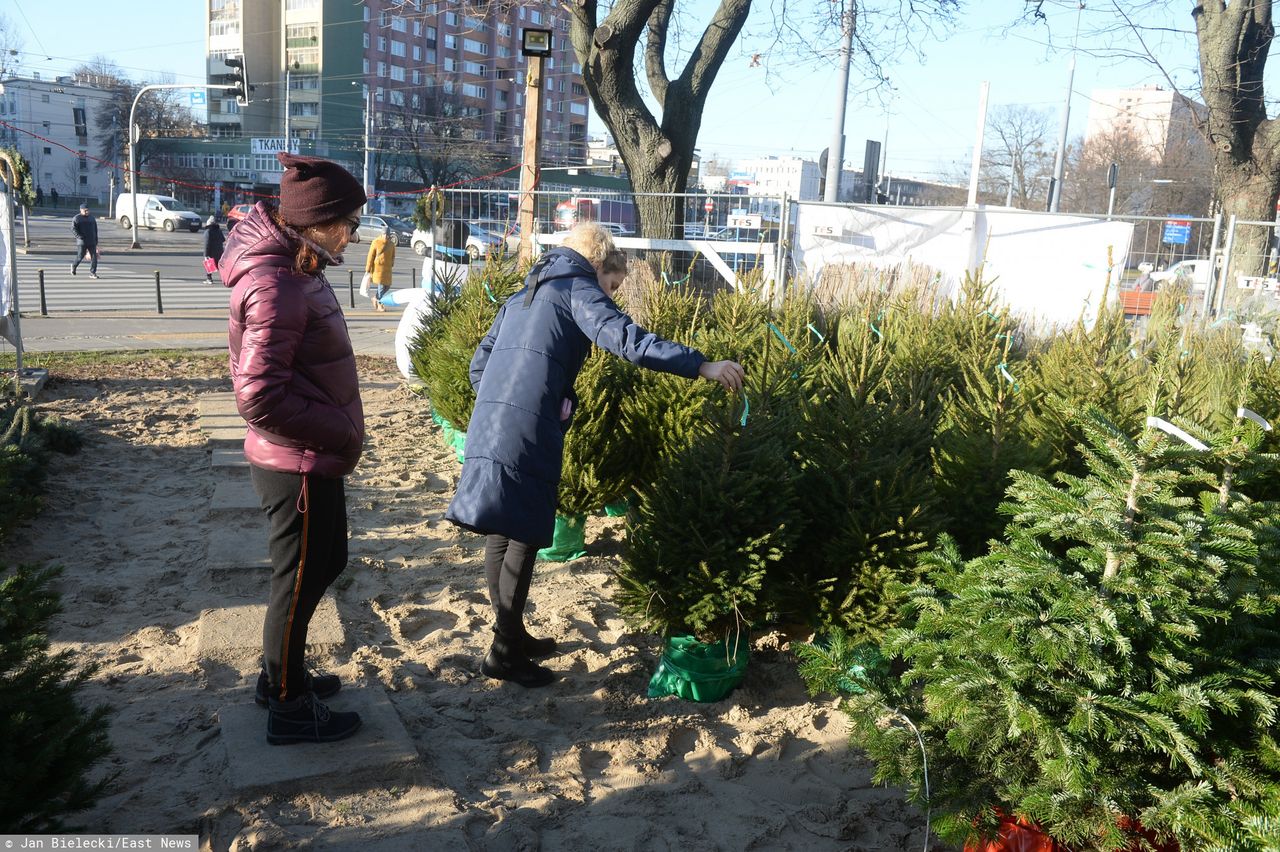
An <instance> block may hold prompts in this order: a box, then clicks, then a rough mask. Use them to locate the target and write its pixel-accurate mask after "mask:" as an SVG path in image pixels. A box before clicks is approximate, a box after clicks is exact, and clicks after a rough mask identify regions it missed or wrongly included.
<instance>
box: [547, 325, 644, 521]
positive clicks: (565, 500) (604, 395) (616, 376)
mask: <svg viewBox="0 0 1280 852" xmlns="http://www.w3.org/2000/svg"><path fill="white" fill-rule="evenodd" d="M639 372H640V371H639V368H637V367H635V366H633V365H631V364H628V363H627V362H626V361H623V360H622V359H621V358H617V357H615V356H613V355H611V354H609V353H608V352H604V351H602V350H600V349H595V350H594V351H592V353H591V355H590V357H588V358H587V360H586V363H585V364H583V366H582V371H581V372H580V373H579V374H578V380H577V382H575V383H574V390H575V391H576V393H577V395H578V405H577V408H576V410H575V412H574V416H573V427H572V428H571V429H570V430H569V433H568V434H567V435H566V436H565V442H564V466H563V468H562V471H561V474H560V502H559V507H558V509H557V511H558V512H559V513H560V514H563V515H586V514H589V513H591V512H597V511H599V510H600V509H601V507H603V506H605V505H606V504H608V503H613V502H615V501H618V500H621V499H623V498H625V497H626V496H627V495H628V493H629V492H630V490H631V484H632V478H633V476H634V474H635V465H634V463H633V459H634V452H635V449H634V447H633V446H632V442H631V439H630V436H629V435H627V433H626V431H625V429H624V427H623V411H624V408H625V403H626V401H627V400H628V399H629V398H630V397H631V394H632V393H633V391H634V389H635V386H636V382H637V380H638V378H639Z"/></svg>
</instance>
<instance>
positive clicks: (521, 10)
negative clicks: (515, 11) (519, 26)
mask: <svg viewBox="0 0 1280 852" xmlns="http://www.w3.org/2000/svg"><path fill="white" fill-rule="evenodd" d="M520 20H522V21H523V20H524V7H523V6H521V7H520Z"/></svg>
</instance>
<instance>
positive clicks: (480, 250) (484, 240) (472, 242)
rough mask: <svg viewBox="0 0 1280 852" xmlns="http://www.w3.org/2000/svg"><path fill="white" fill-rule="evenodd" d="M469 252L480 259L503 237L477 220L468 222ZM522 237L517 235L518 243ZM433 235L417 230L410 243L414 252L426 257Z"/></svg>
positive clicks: (500, 243)
mask: <svg viewBox="0 0 1280 852" xmlns="http://www.w3.org/2000/svg"><path fill="white" fill-rule="evenodd" d="M466 226H467V254H468V255H470V256H471V259H472V260H478V259H480V258H481V257H485V256H487V255H489V254H491V253H492V252H494V251H495V250H497V249H498V248H499V247H500V246H501V245H502V242H503V238H502V237H500V236H497V235H496V234H493V233H490V232H489V231H487V230H485V229H484V228H482V227H480V226H479V225H477V224H476V223H475V222H467V223H466ZM519 242H520V238H519V237H518V236H517V237H516V244H517V245H519ZM431 243H432V237H431V234H430V233H429V232H427V231H423V230H421V229H418V230H415V231H414V232H413V235H412V236H411V237H410V245H412V246H413V250H414V252H415V253H416V254H417V255H418V256H419V257H426V255H427V249H428V248H429V247H430V246H431Z"/></svg>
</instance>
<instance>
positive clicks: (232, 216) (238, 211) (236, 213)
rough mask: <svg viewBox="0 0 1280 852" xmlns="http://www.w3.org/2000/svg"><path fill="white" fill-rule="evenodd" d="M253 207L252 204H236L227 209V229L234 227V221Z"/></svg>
mask: <svg viewBox="0 0 1280 852" xmlns="http://www.w3.org/2000/svg"><path fill="white" fill-rule="evenodd" d="M252 209H253V205H252V204H237V205H236V206H235V207H232V208H231V209H230V210H228V211H227V230H228V231H229V230H231V229H232V228H234V227H235V225H236V223H237V222H239V221H240V220H241V219H243V218H244V217H245V216H248V215H249V211H250V210H252Z"/></svg>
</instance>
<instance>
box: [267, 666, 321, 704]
mask: <svg viewBox="0 0 1280 852" xmlns="http://www.w3.org/2000/svg"><path fill="white" fill-rule="evenodd" d="M302 688H303V689H305V690H306V691H307V692H314V693H315V694H316V698H329V697H331V696H334V695H337V694H338V690H339V689H342V681H340V680H338V676H337V675H336V674H323V673H316V674H312V673H311V672H307V673H306V675H305V676H304V677H303V679H302ZM253 702H254V703H255V704H257V705H258V706H259V707H266V706H267V671H266V669H263V670H262V671H260V672H258V685H257V686H256V687H254V690H253Z"/></svg>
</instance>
